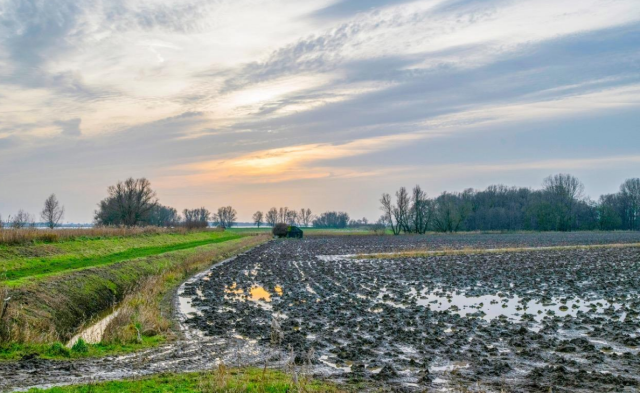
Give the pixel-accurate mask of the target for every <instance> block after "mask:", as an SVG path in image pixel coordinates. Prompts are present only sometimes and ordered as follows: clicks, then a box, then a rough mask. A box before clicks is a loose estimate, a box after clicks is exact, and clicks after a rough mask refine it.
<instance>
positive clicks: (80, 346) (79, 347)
mask: <svg viewBox="0 0 640 393" xmlns="http://www.w3.org/2000/svg"><path fill="white" fill-rule="evenodd" d="M71 350H72V351H73V352H76V353H87V352H89V346H88V345H87V343H86V342H84V340H83V339H81V338H79V339H78V341H76V343H75V344H73V347H71Z"/></svg>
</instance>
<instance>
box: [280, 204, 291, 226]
mask: <svg viewBox="0 0 640 393" xmlns="http://www.w3.org/2000/svg"><path fill="white" fill-rule="evenodd" d="M288 216H289V208H288V207H286V206H285V207H281V208H280V210H279V211H278V222H283V223H286V222H287V218H288Z"/></svg>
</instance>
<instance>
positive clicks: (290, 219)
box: [285, 210, 298, 225]
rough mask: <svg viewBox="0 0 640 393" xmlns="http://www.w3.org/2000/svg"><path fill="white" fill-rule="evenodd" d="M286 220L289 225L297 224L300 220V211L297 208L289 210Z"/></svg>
mask: <svg viewBox="0 0 640 393" xmlns="http://www.w3.org/2000/svg"><path fill="white" fill-rule="evenodd" d="M285 222H286V223H287V224H289V225H296V224H297V222H298V212H296V211H295V210H289V211H287V214H286V215H285Z"/></svg>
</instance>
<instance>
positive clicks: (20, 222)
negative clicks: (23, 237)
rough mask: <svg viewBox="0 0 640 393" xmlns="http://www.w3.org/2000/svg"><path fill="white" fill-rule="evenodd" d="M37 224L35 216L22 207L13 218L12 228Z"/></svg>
mask: <svg viewBox="0 0 640 393" xmlns="http://www.w3.org/2000/svg"><path fill="white" fill-rule="evenodd" d="M10 219H11V217H10ZM35 225H36V223H35V220H34V219H33V216H32V215H31V214H29V213H27V212H26V211H24V210H22V209H20V210H18V213H17V214H16V215H15V216H13V218H12V219H11V228H14V229H21V228H26V227H34V226H35Z"/></svg>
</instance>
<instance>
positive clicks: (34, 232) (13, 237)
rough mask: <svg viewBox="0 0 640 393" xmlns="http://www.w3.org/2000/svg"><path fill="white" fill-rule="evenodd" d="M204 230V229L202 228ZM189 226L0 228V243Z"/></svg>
mask: <svg viewBox="0 0 640 393" xmlns="http://www.w3.org/2000/svg"><path fill="white" fill-rule="evenodd" d="M201 230H202V229H201ZM205 230H208V231H220V229H205ZM188 231H189V229H187V228H160V227H134V228H125V227H121V228H118V227H95V228H74V229H66V228H60V229H56V230H48V229H37V228H21V229H11V228H5V229H1V228H0V245H20V244H28V243H33V242H42V243H55V242H59V241H69V240H75V239H78V238H87V239H96V238H109V237H128V236H144V235H159V234H173V233H175V234H185V233H187V232H188Z"/></svg>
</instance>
